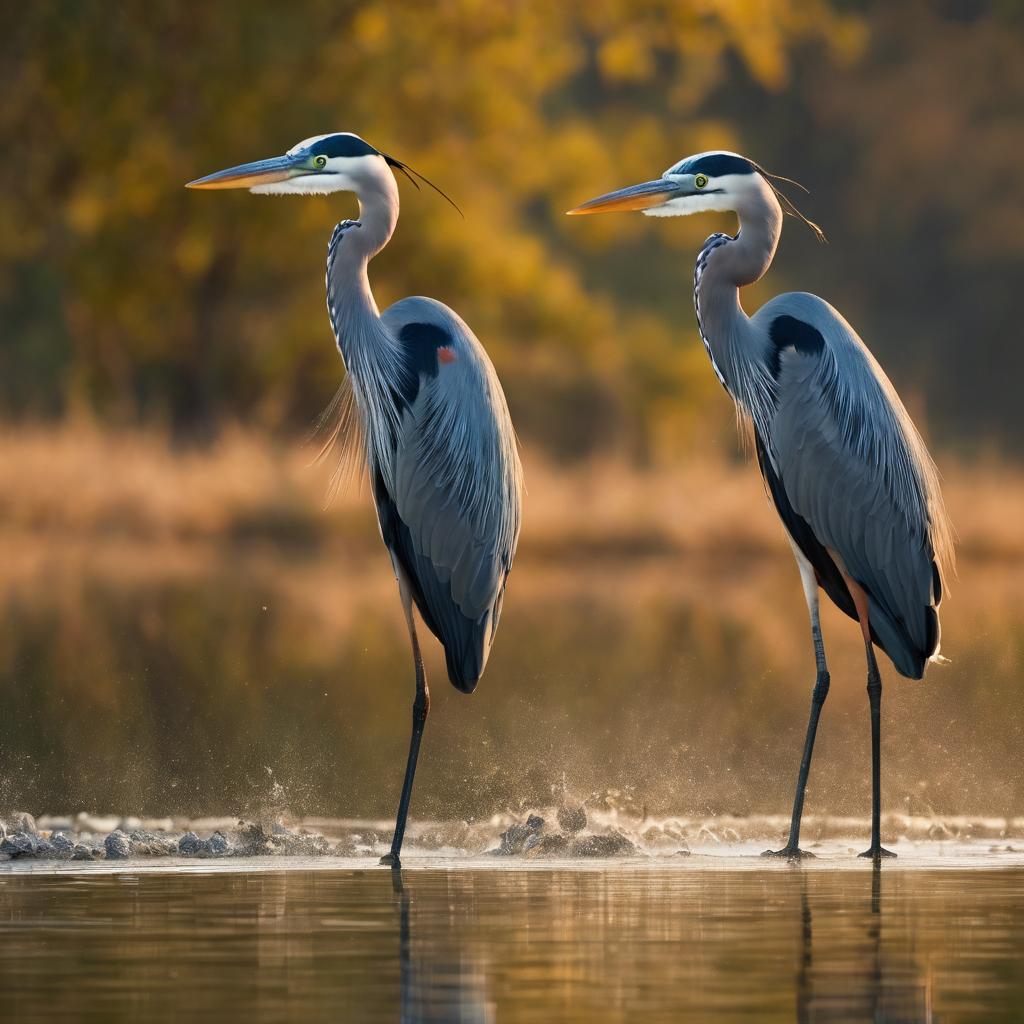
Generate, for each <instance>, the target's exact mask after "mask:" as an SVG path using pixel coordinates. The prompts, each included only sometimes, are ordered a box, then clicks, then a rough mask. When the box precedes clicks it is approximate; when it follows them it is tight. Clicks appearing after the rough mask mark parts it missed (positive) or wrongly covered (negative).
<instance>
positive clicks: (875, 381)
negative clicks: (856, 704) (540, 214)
mask: <svg viewBox="0 0 1024 1024" xmlns="http://www.w3.org/2000/svg"><path fill="white" fill-rule="evenodd" d="M772 177H774V176H773V175H769V174H768V173H767V172H766V171H764V170H763V169H762V168H761V167H759V166H758V165H757V164H755V163H754V162H753V161H752V160H748V159H746V158H745V157H742V156H739V155H738V154H736V153H727V152H709V153H698V154H697V155H695V156H690V157H687V158H686V159H685V160H681V161H679V163H677V164H674V165H673V166H672V167H670V168H669V169H668V170H667V171H666V172H665V173H664V174H663V175H662V177H661V178H659V179H657V180H656V181H649V182H645V183H644V184H641V185H633V186H631V187H630V188H625V189H622V190H620V191H618V192H612V193H609V194H608V195H604V196H600V197H599V198H597V199H592V200H590V201H589V202H587V203H584V204H583V205H582V206H579V207H577V208H576V209H574V210H570V211H569V212H570V213H571V214H592V213H607V212H611V211H615V210H641V211H642V212H643V213H645V214H646V215H648V216H656V217H672V216H685V215H688V214H692V213H701V212H704V211H712V210H717V211H732V212H734V213H735V214H736V215H737V217H738V218H739V223H740V228H739V230H738V231H737V232H736V235H735V236H731V235H726V234H714V235H712V236H711V237H710V238H709V239H708V240H707V242H706V243H705V244H704V248H703V249H702V250H701V252H700V255H699V256H698V257H697V266H696V270H695V273H694V289H693V298H694V306H695V308H696V312H697V325H698V327H699V329H700V334H701V338H702V339H703V341H704V346H705V348H706V349H707V352H708V355H709V356H710V357H711V365H712V367H713V369H714V371H715V373H716V374H717V376H718V379H719V381H721V383H722V385H723V386H724V387H725V389H726V391H727V392H728V393H729V395H730V396H731V397H732V399H733V401H734V402H735V405H736V412H737V416H738V419H739V422H740V423H741V425H742V426H743V427H744V428H746V430H747V431H748V432H749V434H750V435H752V437H753V442H754V447H755V450H756V452H757V460H758V464H759V465H760V467H761V473H762V475H763V477H764V481H765V485H766V487H767V489H768V491H769V492H770V494H771V498H772V501H773V503H774V505H775V510H776V512H778V514H779V518H780V519H781V520H782V524H783V527H784V529H785V531H786V535H787V536H788V538H789V542H790V544H791V545H792V547H793V553H794V555H795V556H796V561H797V564H798V566H799V568H800V576H801V579H802V581H803V588H804V594H805V597H806V599H807V607H808V610H809V612H810V617H811V632H812V636H813V640H814V655H815V661H816V663H817V678H816V680H815V684H814V690H813V692H812V696H811V715H810V721H809V723H808V726H807V738H806V741H805V744H804V752H803V758H802V760H801V764H800V772H799V776H798V779H797V787H796V798H795V800H794V803H793V817H792V823H791V826H790V834H789V841H788V842H787V843H786V846H785V847H784V848H783V849H782V850H779V851H767V854H766V855H776V856H785V857H794V858H795V857H801V856H803V857H806V856H811V854H808V853H806V852H804V851H801V849H800V818H801V814H802V811H803V803H804V790H805V788H806V784H807V774H808V771H809V770H810V764H811V754H812V752H813V749H814V736H815V732H816V730H817V726H818V718H819V716H820V714H821V709H822V706H823V705H824V703H825V697H826V696H827V694H828V690H829V672H828V666H827V664H826V661H825V647H824V644H823V642H822V636H821V626H820V623H819V620H818V589H819V587H820V588H821V589H823V590H824V591H825V593H826V594H827V595H828V596H829V598H831V600H832V601H833V602H834V603H835V604H836V605H837V606H838V607H839V608H840V609H841V610H842V611H844V612H845V613H846V614H847V615H849V616H850V617H851V618H853V619H856V620H857V621H858V622H859V623H860V627H861V631H862V634H863V638H864V649H865V653H866V656H867V668H868V683H867V690H868V700H869V706H870V713H871V768H872V784H871V797H872V801H871V803H872V806H871V846H870V848H869V849H868V850H867V851H865V853H863V854H862V856H865V857H871V858H873V859H874V860H875V861H877V860H878V859H879V858H881V857H890V856H894V854H892V853H890V852H889V851H888V850H885V849H883V848H882V844H881V838H880V807H879V804H880V800H881V783H880V748H879V731H880V714H881V700H882V680H881V676H880V675H879V672H878V665H877V663H876V661H875V654H874V646H875V645H877V646H878V647H880V648H881V649H882V650H883V651H885V653H886V654H888V655H889V657H890V658H891V659H892V662H893V665H894V666H895V667H896V670H897V671H898V672H899V673H900V674H901V675H904V676H907V677H908V678H910V679H920V678H921V677H922V676H923V675H924V671H925V668H926V667H927V665H928V663H929V662H930V661H935V660H938V659H939V614H938V609H939V602H940V601H941V599H942V591H943V580H944V578H945V577H947V576H948V574H949V572H950V571H952V564H953V556H952V531H951V529H950V526H949V522H948V519H947V517H946V512H945V509H944V506H943V503H942V495H941V493H940V491H939V477H938V473H937V471H936V469H935V466H934V464H933V462H932V460H931V457H930V456H929V454H928V451H927V450H926V448H925V445H924V442H923V441H922V440H921V436H920V434H918V432H917V430H916V429H915V427H914V424H913V423H912V422H911V419H910V416H909V415H908V414H907V411H906V409H904V407H903V405H902V403H901V402H900V400H899V397H898V396H897V394H896V391H895V390H894V389H893V387H892V385H891V384H890V383H889V379H888V378H887V377H886V375H885V373H884V372H883V371H882V368H881V367H880V366H879V365H878V363H877V362H876V361H875V359H874V357H873V356H872V355H871V353H870V352H869V351H868V349H867V347H866V346H865V345H864V343H863V342H862V341H861V339H860V338H859V337H858V336H857V334H856V332H855V331H854V330H853V328H852V327H850V325H849V324H848V323H847V322H846V321H845V320H844V319H843V318H842V316H840V315H839V313H838V312H837V311H836V310H835V309H833V308H832V307H831V306H830V305H829V304H828V303H827V302H825V301H824V300H822V299H820V298H818V297H817V296H815V295H809V294H807V293H805V292H791V293H789V294H785V295H779V296H776V297H775V298H774V299H772V300H771V301H769V302H767V303H766V304H765V305H764V306H762V307H761V309H760V310H758V311H757V313H755V314H754V316H753V317H748V316H747V315H746V313H744V311H743V307H742V306H741V304H740V294H739V293H740V288H742V287H744V286H745V285H749V284H753V282H755V281H757V280H758V279H759V278H760V277H761V276H762V275H763V274H764V273H765V271H766V270H767V269H768V267H769V266H770V265H771V262H772V258H773V257H774V255H775V249H776V246H777V245H778V241H779V234H780V232H781V229H782V215H783V206H784V205H785V207H786V209H787V212H789V213H793V214H795V215H797V216H801V219H804V220H806V218H803V217H802V215H800V214H799V212H798V211H797V210H796V208H795V207H794V206H793V205H792V204H791V203H789V201H788V200H787V199H786V198H785V197H784V196H782V194H781V193H780V192H779V191H778V190H777V189H776V187H775V186H774V185H773V184H772V182H771V178H772ZM806 223H807V224H809V225H810V227H811V228H812V230H814V231H815V233H816V234H817V235H818V237H819V239H820V240H822V241H824V236H823V235H822V234H821V231H820V229H819V228H818V227H817V225H814V224H811V222H810V221H806Z"/></svg>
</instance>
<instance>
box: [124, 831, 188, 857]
mask: <svg viewBox="0 0 1024 1024" xmlns="http://www.w3.org/2000/svg"><path fill="white" fill-rule="evenodd" d="M131 841H132V853H133V854H134V855H135V856H136V857H170V856H172V855H173V854H175V853H177V852H178V844H177V843H176V842H175V841H174V840H173V839H168V838H167V836H158V835H157V834H156V833H155V832H150V831H149V830H148V829H144V828H137V829H136V830H135V831H134V832H132V834H131Z"/></svg>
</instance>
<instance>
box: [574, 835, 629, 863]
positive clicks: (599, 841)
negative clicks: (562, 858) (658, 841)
mask: <svg viewBox="0 0 1024 1024" xmlns="http://www.w3.org/2000/svg"><path fill="white" fill-rule="evenodd" d="M635 850H636V847H635V846H634V845H633V844H632V843H631V842H630V841H629V840H628V839H627V838H626V837H625V836H623V835H619V834H618V833H617V832H613V833H612V834H611V835H607V836H581V837H580V838H578V839H574V840H573V841H572V843H571V844H570V846H569V856H570V857H619V856H622V855H623V854H626V853H633V852H634V851H635Z"/></svg>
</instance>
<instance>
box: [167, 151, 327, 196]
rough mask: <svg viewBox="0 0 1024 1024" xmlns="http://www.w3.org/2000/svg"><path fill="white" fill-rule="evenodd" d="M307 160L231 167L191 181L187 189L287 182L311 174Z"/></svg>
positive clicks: (285, 158) (277, 159) (289, 158)
mask: <svg viewBox="0 0 1024 1024" xmlns="http://www.w3.org/2000/svg"><path fill="white" fill-rule="evenodd" d="M305 160H306V158H305V155H303V156H302V157H300V158H296V157H294V156H275V157H272V158H271V159H270V160H257V161H255V162H254V163H251V164H240V165H239V166H238V167H229V168H228V169H227V170H226V171H217V173H216V174H208V175H207V176H206V177H205V178H197V179H196V180H195V181H190V182H189V183H188V184H187V185H186V186H185V188H252V187H253V185H267V184H269V183H271V182H274V181H287V180H288V179H289V178H298V177H299V176H300V175H303V174H310V173H311V172H310V169H309V166H308V164H306V162H305Z"/></svg>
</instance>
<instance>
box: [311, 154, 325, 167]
mask: <svg viewBox="0 0 1024 1024" xmlns="http://www.w3.org/2000/svg"><path fill="white" fill-rule="evenodd" d="M313 163H314V164H315V165H316V166H317V167H326V166H327V157H325V156H318V157H317V158H316V159H315V160H314V161H313Z"/></svg>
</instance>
